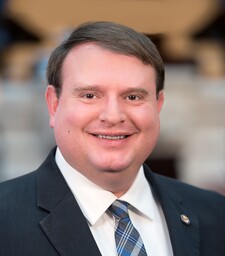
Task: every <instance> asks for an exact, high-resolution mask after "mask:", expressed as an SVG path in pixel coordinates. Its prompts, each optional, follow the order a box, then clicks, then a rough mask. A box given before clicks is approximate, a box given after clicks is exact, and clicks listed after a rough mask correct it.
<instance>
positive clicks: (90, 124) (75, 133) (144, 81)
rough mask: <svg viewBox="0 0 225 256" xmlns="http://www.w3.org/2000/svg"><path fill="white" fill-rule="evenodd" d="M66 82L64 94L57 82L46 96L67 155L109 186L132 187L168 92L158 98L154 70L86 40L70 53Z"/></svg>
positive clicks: (156, 130)
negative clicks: (164, 97)
mask: <svg viewBox="0 0 225 256" xmlns="http://www.w3.org/2000/svg"><path fill="white" fill-rule="evenodd" d="M62 81H63V82H62V92H61V95H60V97H59V99H58V98H57V96H56V94H55V90H54V87H52V86H49V87H48V88H47V91H46V99H47V104H48V108H49V112H50V126H51V127H53V128H54V132H55V138H56V143H57V145H58V147H59V148H60V150H61V152H62V154H63V156H64V158H65V159H66V161H67V162H68V163H69V164H70V165H71V166H73V167H74V168H76V169H77V170H78V171H79V172H81V173H82V174H83V175H85V176H86V177H87V178H89V179H90V180H92V181H93V182H95V183H97V184H98V185H100V186H102V187H105V188H106V189H109V190H110V188H109V187H110V184H111V185H112V187H113V185H115V184H117V183H118V182H119V181H121V183H122V180H123V182H126V183H127V186H129V184H128V183H132V181H133V180H134V178H135V176H136V174H137V172H138V169H139V167H140V166H141V164H142V163H143V162H144V160H145V159H146V158H147V157H148V155H149V154H150V153H151V151H152V150H153V148H154V146H155V144H156V141H157V138H158V135H159V112H160V110H161V107H162V104H163V93H162V92H160V94H159V97H158V99H157V97H156V77H155V71H154V69H153V68H152V67H151V66H150V65H144V64H143V63H142V62H141V61H140V60H139V59H137V58H136V57H131V56H125V55H122V54H118V53H115V52H111V51H109V50H106V49H104V48H102V47H100V46H98V45H96V44H94V43H86V44H83V45H79V46H77V47H75V48H74V49H73V50H72V51H71V52H70V53H69V55H68V56H67V57H66V59H65V61H64V64H63V70H62ZM107 182H108V183H109V184H108V185H109V186H108V185H107V184H105V183H107ZM116 182H117V183H116ZM114 183H115V184H114Z"/></svg>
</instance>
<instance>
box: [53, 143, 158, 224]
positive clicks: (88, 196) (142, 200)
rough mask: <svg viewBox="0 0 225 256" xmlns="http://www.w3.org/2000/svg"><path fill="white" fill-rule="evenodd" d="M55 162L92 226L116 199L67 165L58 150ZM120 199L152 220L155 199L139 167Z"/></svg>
mask: <svg viewBox="0 0 225 256" xmlns="http://www.w3.org/2000/svg"><path fill="white" fill-rule="evenodd" d="M55 160H56V163H57V165H58V167H59V169H60V171H61V173H62V175H63V176H64V178H65V180H66V182H67V185H68V186H69V188H70V189H71V191H72V193H73V195H74V197H75V198H76V200H77V202H78V205H79V207H80V208H81V211H82V212H83V214H84V216H85V218H86V219H87V220H88V221H89V223H90V225H94V224H95V223H96V222H97V221H98V219H99V218H100V217H101V216H102V215H103V214H104V213H105V211H106V210H107V209H108V207H109V206H110V205H111V204H112V203H113V202H114V201H115V200H116V199H117V197H116V196H115V195H114V194H113V193H111V192H110V191H107V190H104V189H102V188H101V187H99V186H97V185H96V184H94V183H93V182H91V181H90V180H89V179H87V178H86V177H85V176H84V175H82V174H81V173H80V172H78V171H77V170H75V169H74V168H73V167H72V166H70V165H69V164H68V163H67V162H66V160H65V159H64V157H63V155H62V154H61V152H60V150H59V148H57V150H56V155H55ZM99 198H101V200H99ZM120 199H121V200H124V201H126V202H128V203H129V204H130V205H132V206H133V207H134V210H135V211H139V212H141V214H143V215H144V216H146V217H147V218H150V219H152V220H153V219H154V209H155V200H154V198H153V195H152V192H151V189H150V185H149V184H148V182H147V180H146V178H145V175H144V171H143V167H141V168H140V170H139V172H138V175H137V177H136V179H135V181H134V183H133V184H132V186H131V187H130V189H129V190H128V191H127V192H126V193H125V194H124V195H123V196H122V197H121V198H120ZM149 202H150V203H149Z"/></svg>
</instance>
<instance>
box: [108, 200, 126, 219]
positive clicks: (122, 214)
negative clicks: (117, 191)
mask: <svg viewBox="0 0 225 256" xmlns="http://www.w3.org/2000/svg"><path fill="white" fill-rule="evenodd" d="M109 211H110V212H111V214H112V215H113V216H114V217H116V218H117V219H125V218H129V215H128V203H127V202H125V201H121V200H116V201H115V202H114V203H113V204H111V206H110V207H109Z"/></svg>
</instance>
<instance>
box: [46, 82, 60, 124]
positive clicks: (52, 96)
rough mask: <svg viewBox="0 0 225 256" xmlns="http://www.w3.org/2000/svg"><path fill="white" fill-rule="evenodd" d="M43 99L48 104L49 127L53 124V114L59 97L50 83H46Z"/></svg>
mask: <svg viewBox="0 0 225 256" xmlns="http://www.w3.org/2000/svg"><path fill="white" fill-rule="evenodd" d="M45 100H46V103H47V106H48V112H49V117H50V119H49V125H50V127H51V128H54V126H55V115H56V111H57V107H58V104H59V98H58V96H57V94H56V90H55V87H54V86H52V85H48V87H47V89H46V92H45Z"/></svg>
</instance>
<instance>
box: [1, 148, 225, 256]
mask: <svg viewBox="0 0 225 256" xmlns="http://www.w3.org/2000/svg"><path fill="white" fill-rule="evenodd" d="M54 153H55V152H54V150H53V151H52V152H51V153H50V155H49V156H48V158H47V159H46V161H45V162H44V163H43V164H42V165H41V167H40V168H39V169H38V170H37V171H34V172H32V173H30V174H28V175H25V176H22V177H20V178H17V179H14V180H11V181H7V182H4V183H2V184H1V185H0V255H1V256H28V255H29V256H37V255H38V256H56V255H64V256H72V255H75V256H100V255H101V254H100V252H99V249H98V247H97V245H96V243H95V241H94V239H93V236H92V234H91V232H90V230H89V227H88V225H87V222H86V219H85V218H84V216H83V214H82V212H81V210H80V208H79V206H78V204H77V202H76V200H75V199H74V197H73V195H72V193H71V191H70V189H69V187H68V186H67V184H66V182H65V180H64V178H63V176H62V175H61V173H60V171H59V169H58V167H57V165H56V163H55V160H54ZM145 174H146V177H147V179H148V181H149V182H150V184H151V187H152V190H153V192H154V194H155V196H156V197H157V198H158V200H159V202H160V203H161V206H162V209H163V211H164V214H165V218H166V221H167V225H168V229H169V234H170V238H171V242H172V247H173V252H174V256H224V255H225V199H224V197H222V196H220V195H218V194H216V193H212V192H207V191H204V190H201V189H198V188H194V187H191V186H189V185H185V184H182V183H180V182H178V181H175V180H172V179H169V178H166V177H163V176H159V175H156V174H153V173H152V172H151V171H150V170H149V169H148V168H147V167H146V166H145ZM181 214H185V215H186V216H188V218H189V219H190V221H191V223H190V225H187V224H185V223H184V222H182V221H181V218H180V216H181ZM152 246H154V245H152ZM105 256H107V255H105ZM152 256H157V255H152Z"/></svg>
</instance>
